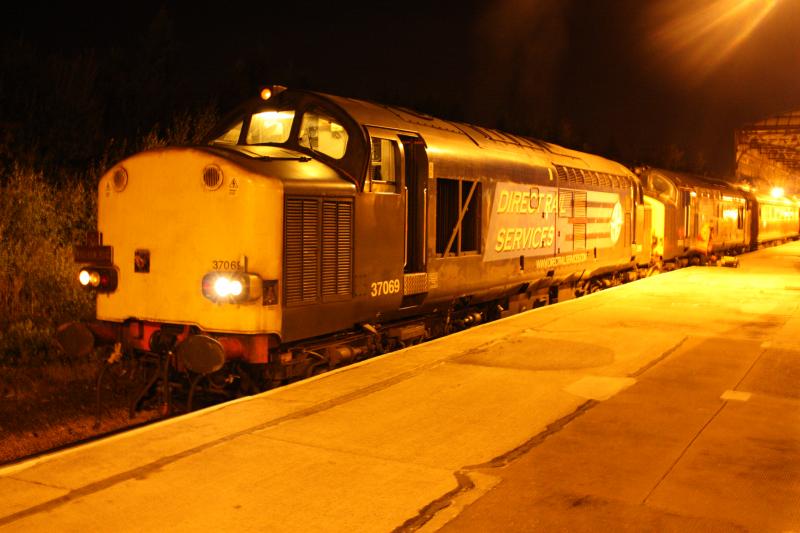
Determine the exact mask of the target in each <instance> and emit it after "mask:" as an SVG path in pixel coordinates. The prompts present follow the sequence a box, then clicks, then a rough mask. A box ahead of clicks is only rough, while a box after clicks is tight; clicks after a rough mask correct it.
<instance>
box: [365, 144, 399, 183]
mask: <svg viewBox="0 0 800 533" xmlns="http://www.w3.org/2000/svg"><path fill="white" fill-rule="evenodd" d="M371 145H372V147H371V149H370V158H369V159H370V162H369V180H370V190H371V191H372V192H397V185H398V182H399V181H400V179H399V178H400V149H399V148H398V146H397V141H392V140H389V139H380V138H377V137H373V138H372V139H371Z"/></svg>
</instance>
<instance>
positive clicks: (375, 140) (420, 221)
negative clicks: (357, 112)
mask: <svg viewBox="0 0 800 533" xmlns="http://www.w3.org/2000/svg"><path fill="white" fill-rule="evenodd" d="M368 131H369V135H370V144H371V157H370V169H369V176H368V179H367V182H366V184H365V190H366V191H369V192H372V193H377V194H385V193H389V194H392V193H395V194H397V195H399V205H398V207H399V211H397V212H395V215H394V217H395V218H394V225H395V226H396V227H398V228H401V229H402V232H403V237H402V239H400V241H394V242H393V244H391V246H393V247H394V246H399V247H400V249H397V250H395V253H397V254H402V258H403V259H402V282H401V283H400V287H399V289H400V290H399V292H400V294H401V295H402V302H401V305H400V307H402V308H404V307H409V306H414V305H418V304H419V303H421V302H422V300H423V299H424V297H425V294H426V293H427V292H428V274H427V256H426V250H427V243H426V230H427V227H426V221H427V205H428V201H427V198H428V188H427V183H428V156H427V152H426V147H425V142H424V141H423V139H422V138H421V137H420V136H419V135H417V134H414V133H407V132H397V131H394V130H388V129H383V128H368ZM376 207H377V206H376ZM400 221H402V223H400V224H398V222H400Z"/></svg>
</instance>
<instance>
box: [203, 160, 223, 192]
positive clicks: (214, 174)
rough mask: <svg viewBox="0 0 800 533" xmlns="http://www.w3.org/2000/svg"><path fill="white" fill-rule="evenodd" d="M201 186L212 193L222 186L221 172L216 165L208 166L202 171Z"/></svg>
mask: <svg viewBox="0 0 800 533" xmlns="http://www.w3.org/2000/svg"><path fill="white" fill-rule="evenodd" d="M203 185H205V187H206V189H208V190H209V191H214V190H216V189H218V188H219V186H220V185H222V170H221V169H220V168H219V167H218V166H216V165H210V166H207V167H206V168H204V169H203Z"/></svg>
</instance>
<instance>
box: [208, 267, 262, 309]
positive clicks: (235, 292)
mask: <svg viewBox="0 0 800 533" xmlns="http://www.w3.org/2000/svg"><path fill="white" fill-rule="evenodd" d="M261 293H262V281H261V278H259V277H258V276H257V275H255V274H248V273H246V272H209V273H208V274H206V275H205V276H203V296H205V297H206V298H208V299H209V300H211V301H212V302H230V303H241V302H249V301H252V300H257V299H259V298H261Z"/></svg>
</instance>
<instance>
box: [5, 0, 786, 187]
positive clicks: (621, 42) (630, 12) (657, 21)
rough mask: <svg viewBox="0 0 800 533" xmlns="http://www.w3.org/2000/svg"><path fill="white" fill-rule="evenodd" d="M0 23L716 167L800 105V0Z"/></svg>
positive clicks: (256, 11)
mask: <svg viewBox="0 0 800 533" xmlns="http://www.w3.org/2000/svg"><path fill="white" fill-rule="evenodd" d="M227 6H231V7H233V6H249V7H237V9H236V10H233V11H232V10H229V9H227ZM1 24H2V26H3V33H4V36H5V38H6V39H22V40H25V41H26V42H32V43H35V44H36V46H37V47H39V49H40V50H44V51H52V52H54V53H73V52H75V53H77V52H81V51H82V52H86V51H87V50H88V51H91V50H102V49H107V48H121V49H127V50H129V51H130V50H133V51H134V52H135V51H136V50H137V49H138V48H145V47H146V46H147V44H146V43H147V42H148V41H149V42H150V44H151V45H155V46H168V47H174V50H176V51H177V52H176V53H177V54H178V55H179V57H180V61H181V67H182V68H181V71H180V72H181V73H182V74H181V76H183V78H185V79H184V80H183V83H182V84H181V91H183V92H182V94H183V95H184V97H185V98H186V100H187V101H189V100H198V101H199V100H203V99H208V100H214V101H215V102H217V103H218V104H219V105H220V106H221V107H222V108H226V107H230V106H232V105H234V104H235V103H237V102H238V101H239V100H241V99H243V98H245V97H248V96H252V95H254V94H256V90H257V89H258V87H259V86H260V85H262V84H268V83H278V84H283V85H289V86H294V87H302V88H307V89H314V90H320V91H324V92H330V93H334V94H339V95H344V96H354V97H360V98H367V99H372V100H377V101H383V102H386V103H392V104H400V105H404V106H407V107H411V108H416V109H418V110H420V111H426V112H429V113H432V114H435V115H439V116H441V117H443V118H449V119H455V120H460V121H465V122H471V123H475V124H479V125H484V126H489V127H495V128H499V129H503V130H506V131H510V132H514V133H519V134H523V135H530V136H534V137H539V138H543V139H545V140H549V141H553V142H558V143H560V144H564V145H566V146H570V147H572V148H577V149H583V150H587V151H591V152H595V153H599V154H602V155H605V156H607V157H611V158H615V159H619V160H621V161H622V162H625V163H628V164H636V163H648V162H651V161H657V162H664V161H669V160H674V161H676V162H682V164H683V165H684V166H686V167H690V168H692V169H694V170H706V171H708V172H710V173H712V174H718V175H725V174H729V173H730V172H732V170H733V164H734V161H733V153H734V146H733V135H734V129H735V128H736V127H738V126H741V125H743V124H745V123H747V122H749V121H754V120H758V119H760V118H765V117H767V116H770V115H772V114H777V113H781V112H785V111H790V110H795V109H800V1H797V0H776V1H775V0H647V1H643V0H582V1H581V0H552V1H538V0H528V1H523V0H501V1H491V0H484V1H477V0H462V1H458V2H453V1H449V0H445V1H435V0H430V1H411V0H409V1H405V2H404V1H394V2H372V3H371V4H370V7H369V8H364V7H362V6H361V5H355V4H349V3H346V2H292V3H291V5H287V4H284V3H280V2H274V1H263V2H260V3H258V4H246V3H238V2H229V3H222V2H217V3H214V4H202V5H201V4H199V3H197V2H172V3H148V2H129V3H120V4H119V5H117V4H115V3H113V2H109V3H106V4H103V5H102V7H92V5H91V4H82V3H79V2H76V3H70V4H65V5H60V6H56V7H52V6H49V5H37V4H36V3H25V4H22V5H15V6H14V7H11V8H10V11H6V13H5V14H4V17H3V21H2V23H1ZM6 42H8V41H6ZM102 75H103V73H102V72H101V73H99V76H101V77H102Z"/></svg>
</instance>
